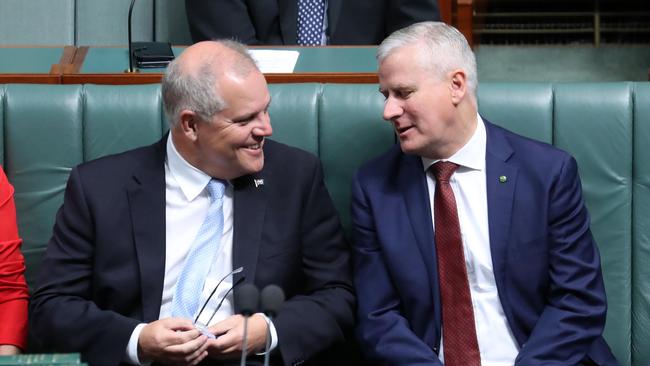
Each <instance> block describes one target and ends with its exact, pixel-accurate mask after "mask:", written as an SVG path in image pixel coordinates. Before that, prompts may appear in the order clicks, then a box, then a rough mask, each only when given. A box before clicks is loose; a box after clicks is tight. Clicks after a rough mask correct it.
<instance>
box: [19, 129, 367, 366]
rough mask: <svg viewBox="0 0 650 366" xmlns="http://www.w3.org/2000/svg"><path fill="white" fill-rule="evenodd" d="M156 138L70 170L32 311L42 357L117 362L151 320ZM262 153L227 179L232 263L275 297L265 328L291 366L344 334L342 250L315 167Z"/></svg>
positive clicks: (296, 155)
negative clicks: (245, 170) (258, 167)
mask: <svg viewBox="0 0 650 366" xmlns="http://www.w3.org/2000/svg"><path fill="white" fill-rule="evenodd" d="M165 142H166V139H163V140H161V141H160V142H158V143H156V144H154V145H151V146H148V147H143V148H139V149H136V150H132V151H129V152H126V153H122V154H119V155H114V156H109V157H106V158H102V159H98V160H95V161H92V162H89V163H85V164H82V165H80V166H79V167H77V168H74V169H73V170H72V173H71V175H70V179H69V181H68V185H67V188H66V193H65V199H64V204H63V206H62V207H61V209H60V210H59V213H58V215H57V218H56V223H55V226H54V233H53V237H52V239H51V241H50V243H49V245H48V248H47V253H46V255H45V259H44V261H43V264H42V266H41V272H40V277H39V283H38V288H37V290H36V291H35V293H34V294H33V298H32V304H31V322H30V324H31V329H32V332H33V335H34V336H35V338H36V339H37V341H39V342H41V343H42V346H43V347H44V348H45V350H50V351H57V352H81V353H82V356H83V359H84V360H86V361H89V362H90V363H91V364H93V365H116V364H118V363H120V360H121V358H122V356H123V355H124V353H125V350H126V345H127V343H128V340H129V337H130V335H131V333H132V331H133V329H134V328H135V326H136V325H137V324H138V323H141V322H151V321H153V320H156V319H158V315H159V311H160V303H161V297H162V289H163V278H164V270H165V173H164V161H165V154H166V150H165ZM264 152H265V158H266V159H265V166H264V169H263V171H262V172H260V173H259V174H257V175H256V176H255V177H253V176H244V177H241V178H238V179H237V180H235V181H234V182H233V184H234V236H233V267H234V268H236V267H239V266H243V267H244V273H242V274H241V275H238V276H243V277H245V280H244V281H245V282H251V283H254V284H256V285H257V286H258V288H260V289H261V288H263V287H264V286H266V285H268V284H277V285H279V286H281V287H282V288H283V289H284V291H285V294H286V296H287V298H288V300H287V301H286V302H285V304H284V305H283V307H282V308H281V310H280V312H279V314H278V316H277V317H276V318H275V319H274V324H275V327H276V329H277V331H278V336H279V350H280V353H281V356H282V358H283V359H284V363H285V364H289V365H290V364H294V363H298V362H300V361H302V360H305V359H308V358H310V357H311V356H314V355H315V354H317V353H318V352H320V351H323V350H324V349H326V348H328V347H330V346H332V345H335V344H337V343H341V342H343V340H344V334H345V332H346V330H347V329H349V328H351V327H352V324H353V316H354V310H353V305H354V295H353V291H352V284H351V280H350V273H349V272H350V271H349V260H348V258H349V252H348V247H347V245H346V242H345V240H344V238H343V233H342V229H341V226H340V223H339V219H338V216H337V213H336V211H335V208H334V206H333V204H332V202H331V200H330V197H329V194H328V192H327V190H326V188H325V186H324V183H323V176H322V170H321V166H320V163H319V161H318V159H317V158H316V157H314V156H313V155H310V154H307V153H305V152H303V151H300V150H298V149H295V148H292V147H288V146H286V145H282V144H279V143H276V142H273V141H270V140H267V141H266V144H265V145H264ZM253 178H263V179H264V185H262V186H260V187H258V188H256V187H255V185H254V184H253ZM239 278H240V277H235V282H237V281H239ZM236 291H237V289H235V292H236ZM328 356H331V354H330V355H328ZM278 359H279V358H277V357H276V361H277V360H278Z"/></svg>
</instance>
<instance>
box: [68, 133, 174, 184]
mask: <svg viewBox="0 0 650 366" xmlns="http://www.w3.org/2000/svg"><path fill="white" fill-rule="evenodd" d="M165 154H166V151H165V144H164V143H161V142H157V143H155V144H153V145H149V146H144V147H140V148H136V149H133V150H128V151H125V152H122V153H118V154H112V155H107V156H104V157H101V158H98V159H94V160H90V161H88V162H85V163H82V164H80V165H78V166H77V167H76V168H75V169H74V170H76V172H77V173H78V174H79V175H80V176H81V177H82V178H84V179H85V180H92V181H101V182H104V181H106V182H116V181H119V180H123V179H127V178H130V177H132V176H133V175H134V174H136V173H138V172H139V171H142V170H145V169H151V168H152V167H154V168H160V169H161V171H162V170H164V161H165Z"/></svg>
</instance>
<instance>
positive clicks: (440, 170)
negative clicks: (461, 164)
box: [431, 161, 458, 182]
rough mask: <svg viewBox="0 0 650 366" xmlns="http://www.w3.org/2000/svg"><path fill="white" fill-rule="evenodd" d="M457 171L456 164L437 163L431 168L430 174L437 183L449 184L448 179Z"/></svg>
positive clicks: (448, 162)
mask: <svg viewBox="0 0 650 366" xmlns="http://www.w3.org/2000/svg"><path fill="white" fill-rule="evenodd" d="M456 169H458V164H454V163H452V162H450V161H439V162H437V163H435V164H433V165H432V166H431V172H432V173H433V176H434V177H436V180H437V181H439V182H449V178H451V175H452V174H454V172H455V171H456Z"/></svg>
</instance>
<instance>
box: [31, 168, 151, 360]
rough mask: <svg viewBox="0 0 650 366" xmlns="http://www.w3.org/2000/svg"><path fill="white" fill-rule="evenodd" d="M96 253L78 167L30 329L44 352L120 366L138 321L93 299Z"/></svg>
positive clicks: (48, 254)
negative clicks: (100, 305) (110, 309)
mask: <svg viewBox="0 0 650 366" xmlns="http://www.w3.org/2000/svg"><path fill="white" fill-rule="evenodd" d="M94 252H95V248H94V224H93V217H92V214H91V211H90V209H89V207H88V205H87V201H86V195H85V192H84V186H83V182H82V179H81V178H80V175H79V172H78V170H77V168H75V169H73V170H72V173H71V174H70V178H69V180H68V185H67V187H66V192H65V197H64V203H63V206H61V208H60V209H59V212H58V214H57V217H56V222H55V225H54V232H53V236H52V238H51V240H50V242H49V244H48V248H47V251H46V254H45V258H44V260H43V263H42V264H41V267H40V273H39V279H38V287H37V289H36V291H35V292H34V294H33V297H32V302H31V308H30V310H31V318H30V324H31V330H32V333H33V335H34V336H35V338H36V340H37V341H38V342H39V343H40V345H41V346H42V347H43V348H44V350H47V351H56V352H82V357H83V358H84V361H86V362H89V363H91V364H93V365H116V364H119V363H120V361H121V360H122V357H123V356H124V354H125V350H126V345H127V343H128V341H129V337H130V336H131V333H132V332H133V329H135V327H136V325H137V324H138V323H139V321H137V320H135V319H130V318H127V317H125V316H122V315H120V314H118V313H116V312H114V311H109V310H103V309H100V308H99V307H98V306H97V305H96V304H95V303H94V302H93V301H91V300H90V299H91V293H92V284H93V280H92V279H93V262H94Z"/></svg>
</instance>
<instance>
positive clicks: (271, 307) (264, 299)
mask: <svg viewBox="0 0 650 366" xmlns="http://www.w3.org/2000/svg"><path fill="white" fill-rule="evenodd" d="M283 302H284V291H283V290H282V288H281V287H280V286H277V285H268V286H266V287H264V289H263V290H262V292H261V293H260V305H261V308H262V311H263V312H264V313H265V314H266V316H268V317H269V323H270V322H271V321H273V318H275V316H276V315H277V314H278V311H280V307H281V306H282V303H283ZM270 348H271V324H269V326H268V329H267V332H266V345H265V347H264V366H269V359H270V354H271V352H270Z"/></svg>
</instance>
